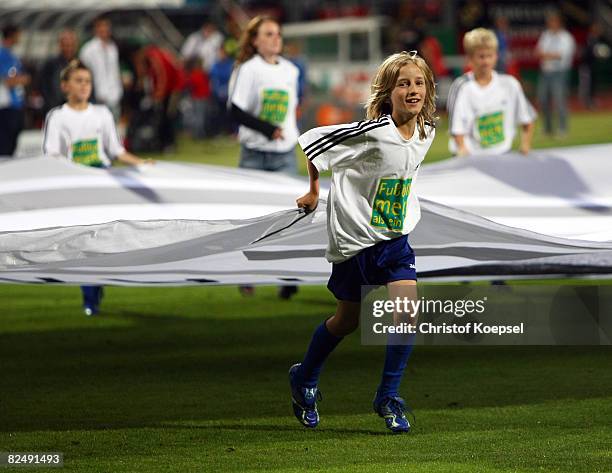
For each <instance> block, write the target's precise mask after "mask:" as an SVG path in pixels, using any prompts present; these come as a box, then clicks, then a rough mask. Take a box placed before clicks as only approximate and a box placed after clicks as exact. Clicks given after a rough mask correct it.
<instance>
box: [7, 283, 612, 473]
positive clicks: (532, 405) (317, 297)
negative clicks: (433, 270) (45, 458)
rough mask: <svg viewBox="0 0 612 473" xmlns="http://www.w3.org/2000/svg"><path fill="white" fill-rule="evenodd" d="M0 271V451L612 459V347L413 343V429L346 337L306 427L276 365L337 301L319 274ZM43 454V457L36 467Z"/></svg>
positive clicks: (235, 467) (555, 462)
mask: <svg viewBox="0 0 612 473" xmlns="http://www.w3.org/2000/svg"><path fill="white" fill-rule="evenodd" d="M79 299H80V293H79V290H78V288H74V287H52V286H0V300H1V301H2V309H1V310H2V316H1V317H0V360H1V365H2V389H1V391H0V451H61V452H64V454H65V469H66V470H68V471H79V472H101V471H104V472H123V471H126V472H128V471H147V472H170V471H176V472H185V471H203V472H217V471H236V472H244V471H287V472H290V471H295V472H297V471H321V472H329V471H331V472H394V471H414V472H448V471H459V472H470V473H471V472H534V471H540V472H553V471H567V472H570V471H571V472H585V473H592V472H609V471H612V453H611V452H612V451H611V449H610V445H612V374H611V371H610V367H611V366H612V350H611V349H610V347H591V348H587V347H573V348H568V347H528V348H525V347H524V348H520V347H514V348H513V347H473V348H457V347H417V348H416V349H415V353H414V354H413V357H412V359H411V362H410V364H409V367H408V369H407V373H406V377H405V382H404V384H403V393H404V396H405V398H406V399H407V401H408V402H409V403H410V404H411V405H412V406H413V408H414V409H415V413H416V424H415V427H414V430H413V432H412V433H411V434H409V435H403V436H393V435H388V434H387V433H386V432H385V429H384V426H383V422H382V420H381V419H380V418H378V417H377V416H376V415H375V414H373V413H372V411H371V400H372V397H373V393H374V389H375V388H376V385H377V383H378V376H379V371H380V367H381V364H382V360H383V350H382V347H364V346H361V345H360V343H359V337H358V336H351V337H349V338H347V340H345V341H344V342H343V343H342V344H341V345H340V347H339V348H338V349H337V351H336V352H335V353H334V354H333V355H332V357H331V358H330V360H329V363H328V365H327V366H326V369H325V371H324V373H323V376H322V380H321V389H322V391H323V395H324V400H323V402H322V403H320V411H321V416H322V422H321V425H320V428H319V429H317V430H316V431H309V430H305V429H304V428H302V427H301V426H300V425H299V424H298V423H297V421H296V420H295V419H294V418H293V416H292V413H291V407H290V402H289V395H288V386H287V379H286V372H287V369H288V367H289V366H290V365H291V364H292V363H293V362H295V361H296V360H299V359H300V357H301V356H302V354H303V351H304V349H305V346H306V344H307V342H308V339H309V336H310V334H311V331H312V330H313V328H314V327H315V325H316V324H318V323H319V322H320V321H321V320H322V319H323V318H324V317H326V316H327V315H329V314H330V313H332V311H333V310H334V303H333V299H332V297H331V296H330V295H329V294H328V293H327V291H326V289H324V288H322V287H304V288H303V289H302V290H301V292H300V293H299V294H298V296H297V297H296V298H295V299H294V300H292V301H290V302H285V301H279V300H278V299H277V298H276V290H275V288H259V289H258V291H257V294H256V295H255V297H253V298H251V299H248V300H245V299H243V298H242V297H241V296H239V295H238V292H237V290H236V288H233V287H225V288H210V287H209V288H197V287H187V288H155V289H151V288H112V287H111V288H107V296H106V299H105V301H104V306H103V307H104V309H103V313H102V315H101V316H100V317H96V318H86V317H84V316H82V315H81V311H80V307H79V303H80V300H79ZM43 471H44V470H43Z"/></svg>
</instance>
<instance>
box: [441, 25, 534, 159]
mask: <svg viewBox="0 0 612 473" xmlns="http://www.w3.org/2000/svg"><path fill="white" fill-rule="evenodd" d="M463 48H464V49H465V52H466V54H467V56H468V60H469V64H470V66H471V69H472V70H471V71H470V72H468V73H466V74H463V75H462V76H461V77H458V78H457V79H455V80H454V82H453V83H452V85H451V88H450V91H449V94H448V122H449V130H450V134H451V138H450V141H449V150H450V151H451V152H452V153H454V154H456V155H458V156H465V155H470V154H471V155H478V154H502V153H507V152H508V151H510V150H511V149H512V141H513V140H514V136H515V135H516V129H517V125H519V124H520V125H521V142H520V146H519V151H520V152H521V153H523V154H527V153H529V151H530V150H531V140H532V138H533V130H534V124H535V119H536V113H535V110H534V108H533V107H532V106H531V104H530V103H529V101H528V100H527V98H526V97H525V93H524V92H523V88H522V87H521V84H520V82H519V81H518V80H516V79H515V78H514V77H512V76H510V75H508V74H502V73H498V72H496V71H495V66H496V64H497V58H498V54H497V51H498V42H497V37H496V36H495V33H494V32H493V31H491V30H487V29H485V28H476V29H474V30H472V31H468V32H467V33H466V34H465V36H464V37H463Z"/></svg>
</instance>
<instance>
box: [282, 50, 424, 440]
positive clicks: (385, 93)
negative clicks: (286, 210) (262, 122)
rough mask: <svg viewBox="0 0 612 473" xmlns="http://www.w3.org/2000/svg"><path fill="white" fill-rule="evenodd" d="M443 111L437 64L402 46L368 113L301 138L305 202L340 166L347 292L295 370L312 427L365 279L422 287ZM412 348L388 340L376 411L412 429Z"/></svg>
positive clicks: (340, 269) (336, 252) (295, 398)
mask: <svg viewBox="0 0 612 473" xmlns="http://www.w3.org/2000/svg"><path fill="white" fill-rule="evenodd" d="M434 113H435V84H434V78H433V74H432V72H431V69H430V68H429V66H428V65H427V64H426V63H425V61H424V60H423V59H422V58H421V57H419V56H418V55H417V54H416V51H412V52H410V53H407V52H401V53H398V54H393V55H392V56H389V57H388V58H387V59H386V60H385V61H384V62H383V63H382V64H381V65H380V67H379V68H378V71H377V72H376V74H375V77H374V79H373V81H372V86H371V95H370V98H369V100H368V102H367V104H366V116H367V120H363V121H360V122H357V123H351V124H345V125H333V126H325V127H320V128H315V129H312V130H310V131H308V132H306V133H304V134H303V135H302V136H300V138H299V143H300V145H301V146H302V149H303V151H304V153H305V154H306V157H307V158H308V173H309V176H310V190H309V192H308V193H307V194H305V195H304V196H302V197H300V198H299V199H297V205H298V207H300V208H303V209H305V210H306V211H307V212H310V211H313V210H314V209H315V208H316V207H317V204H318V200H319V173H320V172H322V171H325V170H328V169H331V171H332V180H331V188H330V191H329V196H328V201H327V219H328V220H327V230H328V235H329V245H328V248H327V252H326V257H327V260H328V261H329V262H331V263H332V265H333V269H332V274H331V277H330V279H329V282H328V285H327V287H328V288H329V290H330V291H331V292H332V293H333V294H334V296H335V297H336V299H337V308H336V312H335V314H334V315H333V316H331V317H330V318H328V319H327V320H326V321H324V322H323V323H322V324H321V325H320V326H319V327H317V329H316V330H315V332H314V334H313V337H312V341H311V342H310V345H309V347H308V350H307V352H306V355H305V357H304V359H303V361H302V362H301V363H298V364H296V365H293V366H292V367H291V369H290V370H289V380H290V386H291V395H292V403H293V411H294V414H295V416H296V417H297V419H298V420H299V421H300V422H301V423H302V424H303V425H304V426H306V427H316V426H317V425H318V424H319V413H318V409H317V399H318V397H319V396H320V393H319V389H318V381H319V374H320V371H321V368H322V366H323V363H324V361H325V359H326V358H327V357H328V355H329V354H330V353H331V352H332V351H333V350H334V348H335V347H336V346H337V345H338V343H340V341H341V340H342V338H343V337H345V336H347V335H348V334H350V333H351V332H353V331H354V330H355V329H356V328H357V326H358V324H359V314H360V305H361V299H362V286H380V285H386V286H387V288H388V290H389V295H390V297H391V298H393V299H394V298H395V297H410V298H415V297H416V268H415V260H414V252H413V250H412V248H411V247H410V244H409V243H408V234H409V233H410V232H411V231H412V229H413V228H414V227H415V225H416V224H417V222H418V220H419V218H420V207H419V202H418V199H417V197H416V195H415V194H414V192H411V187H412V185H413V184H414V180H415V179H416V176H417V173H418V169H419V166H420V165H421V162H422V161H423V159H424V157H425V154H426V153H427V151H428V150H429V147H430V145H431V143H432V141H433V138H434V134H435V129H434V125H433V121H434ZM389 189H393V190H394V191H393V192H389ZM411 340H412V339H411ZM411 351H412V343H408V344H388V345H387V348H386V357H385V364H384V368H383V374H382V380H381V382H380V385H379V386H378V389H377V391H376V395H375V399H374V411H375V412H376V413H377V414H378V415H379V416H381V417H383V418H384V419H385V424H386V427H387V428H388V429H389V430H391V431H392V432H394V433H397V432H407V431H409V430H410V423H409V422H408V419H407V418H406V415H405V410H406V406H405V404H404V401H403V400H402V398H401V397H400V396H399V384H400V380H401V377H402V374H403V371H404V368H405V367H406V363H407V360H408V357H409V355H410V352H411Z"/></svg>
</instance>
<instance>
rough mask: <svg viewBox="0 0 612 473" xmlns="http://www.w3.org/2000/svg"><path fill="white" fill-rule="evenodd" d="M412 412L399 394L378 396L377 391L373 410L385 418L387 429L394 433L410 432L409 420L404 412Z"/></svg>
mask: <svg viewBox="0 0 612 473" xmlns="http://www.w3.org/2000/svg"><path fill="white" fill-rule="evenodd" d="M406 411H407V412H409V413H410V414H412V410H411V409H410V408H409V407H407V406H406V403H405V402H404V400H403V399H402V398H401V397H399V396H386V397H382V398H379V397H378V393H376V397H375V398H374V412H376V413H377V414H378V415H379V416H380V417H382V418H383V419H385V424H386V426H387V429H389V430H390V431H391V432H393V433H394V434H399V433H403V432H410V422H408V419H407V418H406V414H405V412H406Z"/></svg>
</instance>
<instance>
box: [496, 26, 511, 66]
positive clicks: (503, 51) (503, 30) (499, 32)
mask: <svg viewBox="0 0 612 473" xmlns="http://www.w3.org/2000/svg"><path fill="white" fill-rule="evenodd" d="M509 31H510V23H508V18H506V17H505V16H498V17H496V18H495V36H497V44H498V47H497V51H498V52H497V66H496V67H495V70H496V71H497V72H504V73H505V72H508V60H509V57H508V56H509V54H510V51H509V44H508V41H509V40H508V33H509Z"/></svg>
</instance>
